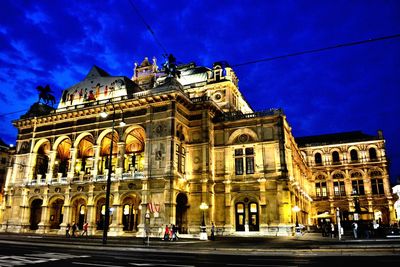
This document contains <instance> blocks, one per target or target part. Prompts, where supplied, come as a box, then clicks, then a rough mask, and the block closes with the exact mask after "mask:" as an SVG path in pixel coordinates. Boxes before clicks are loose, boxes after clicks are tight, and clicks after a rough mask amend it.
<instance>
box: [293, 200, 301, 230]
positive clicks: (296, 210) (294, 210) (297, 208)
mask: <svg viewBox="0 0 400 267" xmlns="http://www.w3.org/2000/svg"><path fill="white" fill-rule="evenodd" d="M292 210H293V212H294V213H296V227H299V218H298V216H297V213H298V212H299V211H300V208H299V207H298V206H297V205H296V206H294V207H293V208H292Z"/></svg>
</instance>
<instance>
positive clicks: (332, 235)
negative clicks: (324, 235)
mask: <svg viewBox="0 0 400 267" xmlns="http://www.w3.org/2000/svg"><path fill="white" fill-rule="evenodd" d="M334 237H335V225H334V224H333V222H331V238H334Z"/></svg>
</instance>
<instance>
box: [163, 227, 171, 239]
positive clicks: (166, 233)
mask: <svg viewBox="0 0 400 267" xmlns="http://www.w3.org/2000/svg"><path fill="white" fill-rule="evenodd" d="M169 235H170V230H169V228H168V225H165V232H164V241H168V240H169Z"/></svg>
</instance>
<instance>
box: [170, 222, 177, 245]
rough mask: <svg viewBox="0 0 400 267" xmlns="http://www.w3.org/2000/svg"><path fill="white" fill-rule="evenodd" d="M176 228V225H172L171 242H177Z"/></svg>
mask: <svg viewBox="0 0 400 267" xmlns="http://www.w3.org/2000/svg"><path fill="white" fill-rule="evenodd" d="M175 231H176V228H175V225H174V224H171V236H170V241H175V240H176V232H175Z"/></svg>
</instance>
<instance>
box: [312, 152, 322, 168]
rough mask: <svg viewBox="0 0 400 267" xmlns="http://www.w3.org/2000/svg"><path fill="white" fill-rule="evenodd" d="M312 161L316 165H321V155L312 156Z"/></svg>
mask: <svg viewBox="0 0 400 267" xmlns="http://www.w3.org/2000/svg"><path fill="white" fill-rule="evenodd" d="M314 160H315V164H316V165H321V164H322V156H321V153H315V155H314Z"/></svg>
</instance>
